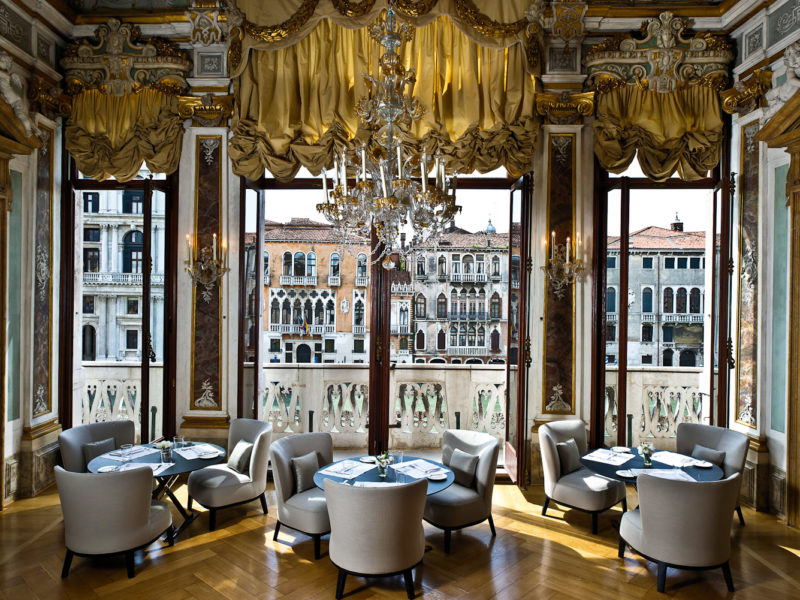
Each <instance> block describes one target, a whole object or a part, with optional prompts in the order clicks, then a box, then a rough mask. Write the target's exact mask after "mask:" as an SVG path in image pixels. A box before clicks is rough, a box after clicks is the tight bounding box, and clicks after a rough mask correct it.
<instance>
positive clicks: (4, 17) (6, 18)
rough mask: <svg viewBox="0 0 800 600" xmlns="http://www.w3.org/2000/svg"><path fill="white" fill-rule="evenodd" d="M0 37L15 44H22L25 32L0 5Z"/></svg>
mask: <svg viewBox="0 0 800 600" xmlns="http://www.w3.org/2000/svg"><path fill="white" fill-rule="evenodd" d="M0 35H2V36H3V37H4V38H8V39H9V40H12V41H14V42H15V43H17V44H20V43H22V42H23V41H24V39H25V31H24V30H23V29H22V27H20V26H19V24H18V23H16V22H15V19H14V18H13V17H12V15H11V13H10V12H9V10H8V9H7V8H6V7H5V6H3V5H0Z"/></svg>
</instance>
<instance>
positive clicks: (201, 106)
mask: <svg viewBox="0 0 800 600" xmlns="http://www.w3.org/2000/svg"><path fill="white" fill-rule="evenodd" d="M232 111H233V96H213V95H212V94H206V95H205V96H181V97H180V98H178V116H180V117H181V118H182V119H192V125H194V126H195V127H219V126H220V125H223V124H224V123H225V121H226V120H227V119H228V117H230V116H231V113H232Z"/></svg>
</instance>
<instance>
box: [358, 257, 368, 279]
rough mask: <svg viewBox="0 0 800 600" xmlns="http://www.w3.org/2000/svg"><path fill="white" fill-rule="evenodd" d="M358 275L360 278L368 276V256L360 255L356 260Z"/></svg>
mask: <svg viewBox="0 0 800 600" xmlns="http://www.w3.org/2000/svg"><path fill="white" fill-rule="evenodd" d="M356 275H357V276H358V277H366V276H367V255H366V254H359V255H358V257H357V258H356Z"/></svg>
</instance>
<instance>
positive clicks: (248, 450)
mask: <svg viewBox="0 0 800 600" xmlns="http://www.w3.org/2000/svg"><path fill="white" fill-rule="evenodd" d="M252 453H253V444H251V443H249V442H245V441H244V440H239V441H238V442H236V446H235V447H234V449H233V452H231V456H230V458H229V459H228V467H230V468H231V469H233V470H234V471H236V472H237V473H245V474H249V473H250V455H251V454H252Z"/></svg>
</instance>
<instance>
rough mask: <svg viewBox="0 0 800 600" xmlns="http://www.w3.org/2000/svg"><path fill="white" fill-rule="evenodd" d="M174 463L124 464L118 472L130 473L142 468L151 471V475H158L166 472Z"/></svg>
mask: <svg viewBox="0 0 800 600" xmlns="http://www.w3.org/2000/svg"><path fill="white" fill-rule="evenodd" d="M174 464H175V463H126V464H124V465H122V466H121V467H120V468H119V470H120V471H130V470H131V469H141V468H144V467H148V468H149V469H150V470H151V471H153V475H158V474H159V473H161V472H162V471H166V470H167V469H169V468H170V467H171V466H173V465H174Z"/></svg>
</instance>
